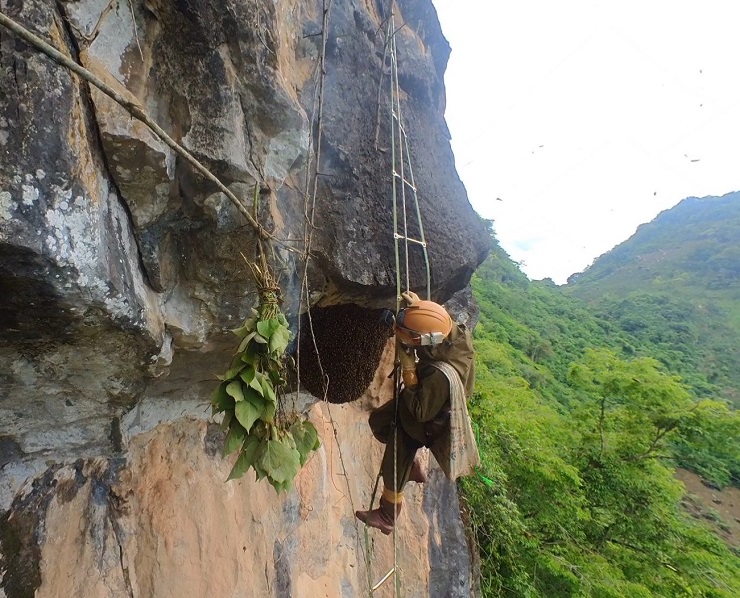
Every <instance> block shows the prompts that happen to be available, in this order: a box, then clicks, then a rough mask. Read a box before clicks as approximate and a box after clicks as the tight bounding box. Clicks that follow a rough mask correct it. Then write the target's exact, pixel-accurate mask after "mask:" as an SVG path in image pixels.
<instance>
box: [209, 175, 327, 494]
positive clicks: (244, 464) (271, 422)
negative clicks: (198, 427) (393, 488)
mask: <svg viewBox="0 0 740 598" xmlns="http://www.w3.org/2000/svg"><path fill="white" fill-rule="evenodd" d="M258 197H259V188H258V186H257V185H255V190H254V210H255V215H256V211H257V200H258ZM256 244H257V246H256V253H257V259H256V260H255V261H254V262H251V261H250V260H248V259H247V258H246V257H245V256H244V255H243V254H242V258H243V259H244V261H245V262H246V264H247V266H248V268H249V270H250V271H251V273H252V277H253V278H254V281H255V283H256V285H257V290H258V294H259V306H258V308H257V309H253V310H252V315H251V317H249V318H247V319H246V320H244V322H243V323H242V325H241V326H240V327H239V328H236V329H234V330H233V331H232V332H233V333H234V334H235V335H236V336H237V337H238V338H239V339H240V341H239V345H238V347H237V349H236V353H235V355H234V357H233V359H232V360H231V365H230V367H229V370H228V371H227V372H226V373H225V374H224V375H223V376H219V379H220V380H221V384H219V386H218V387H217V388H216V390H215V392H214V393H213V398H212V400H211V405H212V411H213V415H214V416H215V415H218V414H220V413H223V420H222V423H221V425H222V428H223V429H224V430H225V431H227V433H226V441H225V443H224V450H223V453H224V456H227V455H229V454H231V453H233V452H234V451H238V457H237V459H236V462H235V463H234V466H233V468H232V470H231V473H230V474H229V477H228V479H229V480H232V479H238V478H240V477H241V476H243V475H244V474H245V473H246V472H247V471H248V470H249V469H250V468H252V469H254V471H255V474H256V477H257V480H260V479H262V478H266V479H267V481H268V482H269V483H270V484H271V485H272V486H273V487H274V488H275V490H276V491H277V492H278V493H279V492H281V491H283V490H289V489H290V488H291V486H292V484H293V480H294V479H295V476H296V475H297V474H298V471H300V469H301V467H303V465H305V463H306V461H307V459H308V456H309V454H310V453H311V452H313V451H315V450H316V449H318V448H319V446H320V441H319V438H318V433H317V431H316V428H315V427H314V425H313V424H312V423H311V422H309V421H307V420H306V419H305V418H303V417H302V416H301V415H299V414H297V413H294V412H290V411H288V410H287V409H286V408H285V404H284V386H285V385H286V382H287V381H286V378H285V370H286V361H287V360H288V359H289V356H288V355H286V352H285V351H286V349H287V347H288V344H289V343H290V341H291V339H292V334H291V332H290V327H289V324H288V320H287V319H286V317H285V314H283V312H282V310H281V307H280V305H281V298H280V286H279V285H278V282H277V280H276V279H275V277H274V275H273V273H272V268H271V267H270V264H269V262H268V259H267V255H266V254H265V251H264V248H263V246H262V241H261V240H260V239H259V238H258V239H257V240H256ZM257 262H259V263H257Z"/></svg>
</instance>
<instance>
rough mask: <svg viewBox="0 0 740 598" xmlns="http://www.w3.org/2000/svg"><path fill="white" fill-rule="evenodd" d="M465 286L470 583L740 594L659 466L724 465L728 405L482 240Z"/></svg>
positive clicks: (729, 471)
mask: <svg viewBox="0 0 740 598" xmlns="http://www.w3.org/2000/svg"><path fill="white" fill-rule="evenodd" d="M473 288H474V293H475V296H476V299H477V301H478V303H479V305H480V309H481V317H480V322H479V324H478V326H477V327H476V330H475V344H476V365H477V368H478V369H477V375H476V385H477V391H476V394H475V396H474V397H473V399H472V400H471V403H470V410H471V415H472V417H473V420H474V422H475V425H476V430H477V434H478V442H479V447H480V449H481V456H482V459H483V464H482V467H481V469H480V472H481V475H480V476H478V477H475V478H466V479H464V480H462V481H461V483H460V484H461V491H462V496H463V501H464V503H465V504H466V505H467V511H468V513H469V516H470V519H471V523H472V526H473V530H474V532H475V537H476V540H477V542H478V545H479V547H480V555H481V563H480V565H481V572H482V592H483V595H484V596H511V597H518V596H527V597H543V598H544V597H547V598H552V597H561V596H562V597H565V596H599V597H615V598H616V597H632V596H707V597H709V596H711V597H726V598H730V597H734V596H738V595H740V558H739V556H738V554H737V553H733V551H732V550H731V549H730V548H729V547H728V546H727V545H726V544H724V543H723V542H722V541H721V540H719V538H717V537H716V536H714V535H713V534H712V533H711V532H710V531H708V529H707V528H705V527H703V526H701V525H699V524H697V523H696V522H695V521H694V520H693V519H691V518H690V517H689V515H688V514H687V513H686V512H685V511H684V510H683V509H682V508H681V504H680V501H681V497H682V494H683V489H682V486H681V484H680V483H679V482H677V481H676V479H675V478H674V475H673V473H674V466H675V464H676V459H677V457H678V456H680V455H682V456H683V457H682V458H684V459H685V461H686V463H687V464H689V465H692V467H693V468H694V469H695V470H698V471H703V473H704V475H705V477H708V478H711V479H714V480H715V481H716V483H720V484H722V483H725V484H726V483H729V482H730V481H731V480H732V479H733V478H734V477H736V478H738V479H740V471H739V470H738V467H739V465H738V464H739V462H740V445H739V444H738V442H739V439H740V418H738V416H737V413H736V412H733V411H731V410H730V409H728V407H727V406H726V404H725V403H723V402H719V401H714V400H711V399H710V398H708V395H709V394H710V391H711V385H710V384H709V383H708V382H707V383H706V384H705V386H702V390H701V392H698V391H696V390H695V389H694V388H693V386H685V385H684V384H683V383H682V382H681V381H680V380H679V379H678V378H677V377H676V376H675V375H674V372H672V371H670V370H669V369H667V367H666V366H665V365H664V364H663V363H662V362H661V361H659V360H656V359H654V358H652V357H651V355H650V353H649V351H648V345H647V344H646V343H643V342H642V341H641V340H639V339H637V338H635V337H634V336H633V335H630V334H628V332H626V331H625V330H624V329H623V328H622V327H621V326H620V325H619V323H618V322H614V321H609V320H608V319H606V318H603V317H599V316H597V315H594V313H593V310H591V309H590V308H589V307H588V306H587V305H586V304H584V303H583V302H582V301H581V300H579V299H575V298H572V297H569V296H568V295H566V294H565V293H563V291H562V289H560V288H558V287H556V286H555V285H553V284H551V283H547V282H529V281H528V280H527V278H526V277H525V276H524V275H523V274H522V273H521V272H520V271H519V270H518V269H517V267H516V266H515V265H514V264H513V263H512V262H511V260H510V259H509V258H508V256H507V255H506V254H505V253H504V252H503V251H502V250H501V249H500V248H499V247H498V246H496V245H495V244H494V248H493V251H492V254H491V256H490V257H489V259H488V260H487V261H486V262H485V263H484V264H483V266H482V267H481V268H480V269H479V270H478V272H477V273H476V275H475V276H474V278H473ZM700 395H703V396H700ZM679 454H680V455H679Z"/></svg>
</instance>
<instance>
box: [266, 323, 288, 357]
mask: <svg viewBox="0 0 740 598" xmlns="http://www.w3.org/2000/svg"><path fill="white" fill-rule="evenodd" d="M290 337H291V334H290V330H288V328H287V327H285V326H282V325H278V327H277V328H276V329H275V331H274V332H273V333H272V336H270V344H269V348H270V351H271V352H273V353H278V354H282V353H283V352H285V348H286V347H287V346H288V343H290Z"/></svg>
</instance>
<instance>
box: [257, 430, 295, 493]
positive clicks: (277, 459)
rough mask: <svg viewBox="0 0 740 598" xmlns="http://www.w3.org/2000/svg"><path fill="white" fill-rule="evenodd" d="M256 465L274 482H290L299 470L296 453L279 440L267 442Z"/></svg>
mask: <svg viewBox="0 0 740 598" xmlns="http://www.w3.org/2000/svg"><path fill="white" fill-rule="evenodd" d="M258 463H259V465H260V467H262V468H263V469H264V470H265V471H266V472H267V473H268V474H269V476H270V478H272V479H273V480H275V481H276V482H284V481H285V480H292V479H293V478H294V477H295V476H296V474H297V473H298V470H299V469H300V468H301V461H300V455H299V454H298V451H297V450H295V449H292V448H290V447H289V446H287V445H286V444H285V443H284V442H283V441H281V440H279V439H278V440H268V441H267V445H266V446H265V451H264V452H263V453H262V455H261V456H260V458H259V459H258Z"/></svg>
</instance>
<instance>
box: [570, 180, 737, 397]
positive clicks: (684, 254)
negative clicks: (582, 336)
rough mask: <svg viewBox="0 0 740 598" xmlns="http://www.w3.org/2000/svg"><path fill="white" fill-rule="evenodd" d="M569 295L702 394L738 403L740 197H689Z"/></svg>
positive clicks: (576, 281) (606, 258) (577, 278)
mask: <svg viewBox="0 0 740 598" xmlns="http://www.w3.org/2000/svg"><path fill="white" fill-rule="evenodd" d="M563 290H564V291H565V292H566V293H568V294H571V295H573V296H576V297H579V298H581V299H583V300H585V301H586V302H587V303H589V304H590V305H591V306H592V307H594V308H595V309H596V311H597V313H599V314H600V315H602V316H603V317H605V318H606V319H608V320H610V321H612V322H613V323H615V324H616V325H617V326H619V327H620V328H621V329H623V330H624V331H626V332H628V333H630V334H631V335H633V336H634V338H635V339H636V340H637V341H638V343H639V344H641V345H642V348H643V349H651V350H653V352H654V354H655V356H656V357H657V358H659V359H660V360H661V361H663V362H664V363H665V364H666V365H668V366H670V367H671V369H673V370H674V371H677V372H680V373H681V374H682V375H683V376H685V377H686V379H687V382H689V383H690V384H691V385H692V386H693V387H694V388H695V389H696V390H697V391H698V394H700V395H710V394H717V393H718V392H719V394H720V395H721V396H724V397H725V398H728V399H730V400H732V401H733V402H735V403H738V402H740V192H733V193H728V194H726V195H723V196H722V197H712V196H710V197H704V198H696V197H689V198H687V199H684V200H683V201H681V202H680V203H679V204H678V205H676V206H675V207H673V208H671V209H669V210H666V211H664V212H661V213H660V214H659V215H658V216H657V217H656V218H655V219H654V220H653V221H652V222H650V223H648V224H643V225H641V226H640V227H639V228H638V229H637V232H636V233H635V234H634V235H633V236H632V237H630V238H629V239H628V240H627V241H625V242H624V243H621V244H620V245H618V246H617V247H615V248H614V249H612V250H611V251H609V252H607V253H606V254H604V255H602V256H601V257H599V258H597V260H596V261H595V262H594V263H593V264H592V265H591V266H590V267H589V268H587V269H586V270H585V271H584V272H582V273H579V274H575V275H573V276H571V277H570V278H569V279H568V284H567V285H566V286H565V287H564V288H563Z"/></svg>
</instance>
